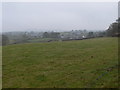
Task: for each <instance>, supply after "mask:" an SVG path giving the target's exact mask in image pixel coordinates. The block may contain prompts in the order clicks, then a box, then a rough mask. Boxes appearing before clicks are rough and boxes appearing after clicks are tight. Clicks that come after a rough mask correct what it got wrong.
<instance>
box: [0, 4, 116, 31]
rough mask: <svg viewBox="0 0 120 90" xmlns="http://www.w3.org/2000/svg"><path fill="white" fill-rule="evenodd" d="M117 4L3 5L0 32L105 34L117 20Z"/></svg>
mask: <svg viewBox="0 0 120 90" xmlns="http://www.w3.org/2000/svg"><path fill="white" fill-rule="evenodd" d="M117 4H118V3H117V2H85V3H83V2H58V3H55V2H45V3H44V2H38V3H37V2H16V3H14V2H10V3H8V2H6V3H5V2H4V3H3V4H2V24H3V27H2V30H3V31H5V32H6V31H49V30H51V31H70V30H81V29H87V30H105V29H107V27H108V26H109V25H110V24H111V23H113V22H114V21H115V20H116V19H117V17H118V5H117ZM0 6H1V5H0Z"/></svg>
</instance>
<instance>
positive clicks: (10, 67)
mask: <svg viewBox="0 0 120 90" xmlns="http://www.w3.org/2000/svg"><path fill="white" fill-rule="evenodd" d="M2 66H3V67H2V70H3V72H2V75H3V78H2V79H3V81H2V83H3V84H2V85H3V86H2V87H3V88H117V87H118V82H119V81H118V38H116V37H111V38H110V37H108V38H105V37H104V38H94V39H86V40H74V41H57V42H48V43H28V44H27V43H26V44H15V45H7V46H3V48H2Z"/></svg>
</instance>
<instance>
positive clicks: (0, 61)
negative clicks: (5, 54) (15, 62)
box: [0, 46, 2, 89]
mask: <svg viewBox="0 0 120 90" xmlns="http://www.w3.org/2000/svg"><path fill="white" fill-rule="evenodd" d="M1 88H2V47H1V46H0V89H1Z"/></svg>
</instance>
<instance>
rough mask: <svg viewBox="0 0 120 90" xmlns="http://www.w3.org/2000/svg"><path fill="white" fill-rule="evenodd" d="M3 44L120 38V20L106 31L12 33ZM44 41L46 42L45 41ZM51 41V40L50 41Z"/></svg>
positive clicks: (5, 35)
mask: <svg viewBox="0 0 120 90" xmlns="http://www.w3.org/2000/svg"><path fill="white" fill-rule="evenodd" d="M0 36H2V42H1V43H2V44H1V45H3V46H4V45H8V44H18V43H28V42H29V41H30V40H36V39H44V38H50V40H51V41H52V40H57V41H58V40H76V39H85V38H95V37H119V36H120V18H118V19H117V20H116V21H115V22H113V23H112V24H110V26H109V28H108V29H107V30H105V31H87V30H72V31H69V32H53V31H52V32H42V33H40V32H39V33H38V32H33V31H32V32H18V33H16V32H10V33H4V34H2V35H0ZM43 41H44V40H43ZM48 41H49V40H48Z"/></svg>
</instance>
